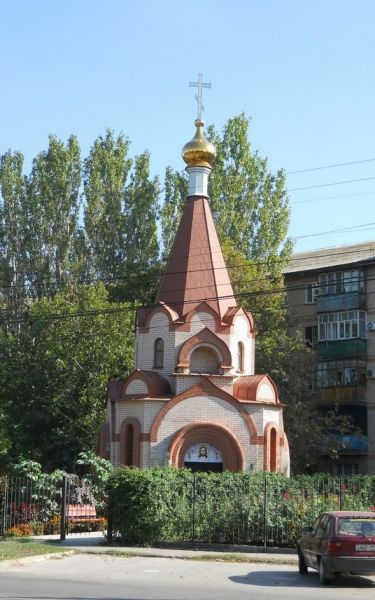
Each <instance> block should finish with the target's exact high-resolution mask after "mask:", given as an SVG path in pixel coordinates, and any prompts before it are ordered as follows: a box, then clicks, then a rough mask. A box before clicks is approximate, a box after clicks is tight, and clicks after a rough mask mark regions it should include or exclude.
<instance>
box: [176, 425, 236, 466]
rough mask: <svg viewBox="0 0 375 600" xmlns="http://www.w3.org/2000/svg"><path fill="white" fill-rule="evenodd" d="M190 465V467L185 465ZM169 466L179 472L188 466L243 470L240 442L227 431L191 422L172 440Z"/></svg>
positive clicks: (220, 426)
mask: <svg viewBox="0 0 375 600" xmlns="http://www.w3.org/2000/svg"><path fill="white" fill-rule="evenodd" d="M189 462H190V466H189V465H188V464H186V463H189ZM169 463H170V464H171V465H173V466H175V467H178V468H180V469H181V468H183V467H184V466H189V468H192V469H193V470H196V471H198V470H200V471H203V470H204V471H209V470H216V471H243V469H244V456H243V452H242V449H241V446H240V444H239V442H238V440H237V439H236V438H235V437H234V435H233V434H232V433H231V432H230V431H229V430H228V429H227V428H225V427H223V426H222V425H216V424H210V423H195V424H194V423H192V424H190V425H186V426H185V427H183V428H182V429H180V430H179V431H178V432H177V433H176V435H175V436H174V438H173V439H172V441H171V444H170V446H169ZM215 465H216V466H215ZM208 466H210V468H208Z"/></svg>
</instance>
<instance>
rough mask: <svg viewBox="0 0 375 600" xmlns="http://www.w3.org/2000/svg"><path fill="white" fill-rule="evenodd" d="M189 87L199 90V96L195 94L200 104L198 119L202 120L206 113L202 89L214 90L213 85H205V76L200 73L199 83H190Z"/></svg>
mask: <svg viewBox="0 0 375 600" xmlns="http://www.w3.org/2000/svg"><path fill="white" fill-rule="evenodd" d="M189 87H196V88H198V94H195V99H196V101H197V104H198V112H197V118H198V119H202V113H203V111H204V106H203V103H202V89H203V88H209V89H211V88H212V84H211V83H203V74H202V73H198V81H189Z"/></svg>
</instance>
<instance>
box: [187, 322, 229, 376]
mask: <svg viewBox="0 0 375 600" xmlns="http://www.w3.org/2000/svg"><path fill="white" fill-rule="evenodd" d="M199 345H210V346H211V347H212V346H214V348H215V349H216V350H217V351H218V352H219V354H220V355H221V357H220V358H221V364H220V367H221V368H223V369H231V368H232V357H231V354H230V351H229V348H228V346H227V345H226V344H225V343H224V342H223V340H221V339H220V338H219V337H218V336H217V335H215V334H214V333H212V331H211V330H210V329H208V328H207V327H206V328H205V329H202V331H200V332H199V333H197V334H196V335H193V337H191V338H189V339H188V340H187V341H186V342H185V344H183V345H182V346H181V349H180V352H179V355H178V362H177V367H180V368H189V367H190V356H191V353H192V350H193V349H194V348H195V347H196V346H199Z"/></svg>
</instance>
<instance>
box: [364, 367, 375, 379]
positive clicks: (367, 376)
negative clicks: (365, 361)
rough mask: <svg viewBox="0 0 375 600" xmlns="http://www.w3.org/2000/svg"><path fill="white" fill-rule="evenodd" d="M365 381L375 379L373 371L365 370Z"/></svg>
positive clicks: (374, 371)
mask: <svg viewBox="0 0 375 600" xmlns="http://www.w3.org/2000/svg"><path fill="white" fill-rule="evenodd" d="M366 379H375V369H367V371H366Z"/></svg>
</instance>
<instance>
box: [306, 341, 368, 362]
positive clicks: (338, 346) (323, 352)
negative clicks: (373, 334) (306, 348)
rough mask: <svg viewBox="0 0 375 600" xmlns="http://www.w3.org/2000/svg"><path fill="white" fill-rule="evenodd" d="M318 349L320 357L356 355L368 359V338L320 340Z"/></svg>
mask: <svg viewBox="0 0 375 600" xmlns="http://www.w3.org/2000/svg"><path fill="white" fill-rule="evenodd" d="M317 349H318V357H319V358H331V359H333V358H343V357H355V358H363V359H366V356H367V340H364V339H361V338H351V339H348V340H331V341H325V342H318V345H317Z"/></svg>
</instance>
